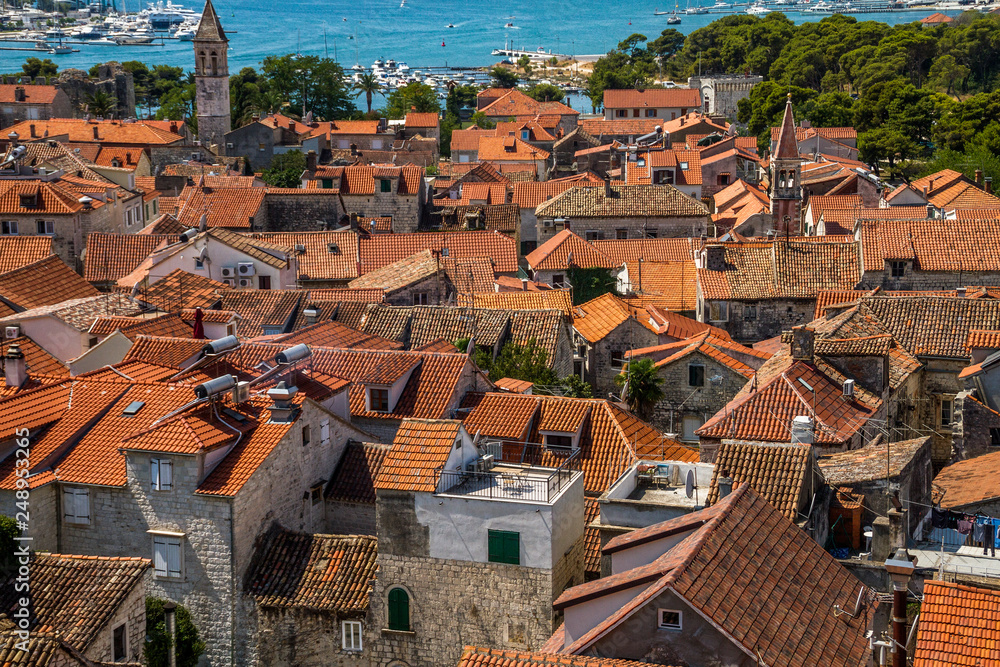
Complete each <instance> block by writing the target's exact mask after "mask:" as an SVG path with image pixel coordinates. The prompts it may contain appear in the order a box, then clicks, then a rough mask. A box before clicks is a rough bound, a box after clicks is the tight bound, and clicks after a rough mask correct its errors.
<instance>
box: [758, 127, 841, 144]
mask: <svg viewBox="0 0 1000 667" xmlns="http://www.w3.org/2000/svg"><path fill="white" fill-rule="evenodd" d="M780 133H781V128H780V127H772V128H771V141H777V140H778V135H779V134H780ZM817 134H819V136H821V137H823V138H826V139H834V140H838V139H857V137H858V131H857V129H855V128H853V127H809V128H806V127H796V128H795V140H796V141H805V140H806V139H808V138H809V137H810V136H815V135H817Z"/></svg>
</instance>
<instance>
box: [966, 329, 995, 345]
mask: <svg viewBox="0 0 1000 667" xmlns="http://www.w3.org/2000/svg"><path fill="white" fill-rule="evenodd" d="M965 346H966V347H967V348H969V349H970V350H972V349H974V348H977V347H978V348H986V349H998V350H1000V331H988V330H984V329H970V330H969V337H968V339H967V340H966V342H965Z"/></svg>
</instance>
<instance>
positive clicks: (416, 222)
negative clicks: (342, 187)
mask: <svg viewBox="0 0 1000 667" xmlns="http://www.w3.org/2000/svg"><path fill="white" fill-rule="evenodd" d="M393 185H394V186H395V180H393ZM342 199H343V201H344V207H345V208H346V209H347V210H346V213H347V214H348V215H350V214H351V213H357V214H358V215H359V216H361V217H362V218H392V231H393V232H395V233H396V234H402V233H409V232H415V231H417V230H418V229H419V227H420V222H421V213H422V211H423V208H424V191H423V188H421V190H420V194H419V195H417V194H412V195H400V194H396V193H393V192H385V193H383V192H376V193H375V194H373V195H349V194H344V195H342Z"/></svg>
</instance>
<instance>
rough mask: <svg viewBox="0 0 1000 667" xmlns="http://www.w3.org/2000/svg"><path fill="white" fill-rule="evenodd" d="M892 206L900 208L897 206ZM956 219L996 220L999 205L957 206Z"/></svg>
mask: <svg viewBox="0 0 1000 667" xmlns="http://www.w3.org/2000/svg"><path fill="white" fill-rule="evenodd" d="M893 208H902V207H899V206H896V207H893ZM955 219H956V220H983V219H989V220H997V219H1000V207H993V208H980V207H976V208H959V209H955Z"/></svg>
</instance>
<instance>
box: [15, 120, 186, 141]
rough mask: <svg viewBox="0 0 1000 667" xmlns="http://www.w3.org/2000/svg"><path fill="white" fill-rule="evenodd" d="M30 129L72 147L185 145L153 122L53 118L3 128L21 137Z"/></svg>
mask: <svg viewBox="0 0 1000 667" xmlns="http://www.w3.org/2000/svg"><path fill="white" fill-rule="evenodd" d="M30 125H34V126H35V132H36V133H37V134H38V135H44V136H49V137H59V136H62V135H65V136H66V137H67V141H69V142H72V143H82V144H92V143H98V142H99V143H106V144H112V145H115V144H117V145H134V146H142V147H146V146H168V145H170V144H176V143H180V142H183V141H184V137H183V136H182V135H181V134H179V132H171V131H170V130H169V129H168V127H169V123H156V122H152V121H141V120H139V121H129V122H123V121H119V120H82V119H70V118H53V119H50V120H31V121H27V120H26V121H22V122H20V123H17V124H16V125H13V126H11V127H8V128H6V129H7V131H8V132H17V133H18V134H19V135H20V136H21V137H23V138H27V137H29V136H31V128H30V127H29V126H30Z"/></svg>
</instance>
